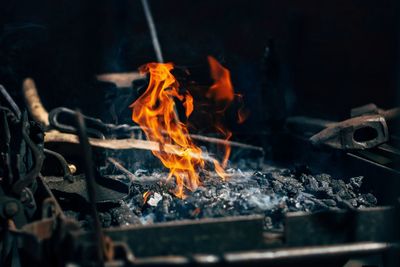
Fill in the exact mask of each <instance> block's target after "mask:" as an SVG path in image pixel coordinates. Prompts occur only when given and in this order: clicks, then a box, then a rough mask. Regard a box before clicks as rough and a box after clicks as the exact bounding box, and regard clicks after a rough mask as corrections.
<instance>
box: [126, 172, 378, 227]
mask: <svg viewBox="0 0 400 267" xmlns="http://www.w3.org/2000/svg"><path fill="white" fill-rule="evenodd" d="M227 174H229V178H228V179H227V180H226V181H221V178H219V177H218V176H217V175H216V174H214V175H213V174H212V173H209V172H207V173H206V172H202V173H201V177H202V180H203V181H202V183H203V185H202V186H200V187H198V188H197V189H196V190H195V191H194V192H190V193H189V194H188V195H187V196H186V198H184V199H180V198H177V197H175V196H174V195H173V194H172V193H171V188H172V187H173V185H171V184H168V183H166V182H165V180H164V181H163V180H162V177H166V176H167V174H166V173H162V172H153V173H149V172H148V171H145V170H138V171H136V173H135V175H136V176H137V177H138V178H140V179H141V180H142V181H144V182H143V183H142V182H140V183H133V184H132V185H131V195H130V198H129V199H128V201H127V204H128V206H129V207H130V209H131V210H132V211H133V213H134V214H135V216H136V218H135V219H134V220H131V223H133V224H152V223H157V222H166V221H175V220H187V219H191V220H193V219H200V218H217V217H225V216H240V215H254V214H260V215H264V216H265V223H264V227H265V229H266V230H270V231H274V230H277V231H280V230H283V223H284V215H285V213H287V212H294V211H306V212H318V211H327V210H337V209H347V210H349V209H355V208H363V207H373V206H376V204H377V199H376V197H375V196H374V195H373V194H371V193H367V192H363V191H364V190H363V188H362V181H363V177H361V176H360V177H351V178H349V179H348V182H345V181H344V180H342V179H336V178H333V177H332V176H330V175H328V174H317V175H312V174H311V173H310V171H309V170H308V169H307V168H304V167H301V168H296V169H295V170H289V169H278V168H272V167H269V168H268V169H267V170H265V171H256V172H254V171H241V170H240V169H233V168H231V169H228V170H227ZM146 181H147V182H146Z"/></svg>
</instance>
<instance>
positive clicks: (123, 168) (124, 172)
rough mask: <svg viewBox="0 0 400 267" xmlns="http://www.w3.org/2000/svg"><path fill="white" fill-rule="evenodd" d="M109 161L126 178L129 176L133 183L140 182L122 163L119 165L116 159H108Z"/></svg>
mask: <svg viewBox="0 0 400 267" xmlns="http://www.w3.org/2000/svg"><path fill="white" fill-rule="evenodd" d="M107 160H108V161H109V162H111V163H112V164H113V165H114V167H115V168H117V169H118V170H120V171H121V172H122V173H123V174H125V175H126V176H128V178H129V179H130V180H131V181H132V182H133V181H138V180H139V179H137V178H136V176H135V175H134V174H133V173H131V172H130V171H128V170H127V169H126V168H125V167H124V166H122V164H121V163H119V162H118V161H117V160H116V159H114V158H111V157H108V158H107Z"/></svg>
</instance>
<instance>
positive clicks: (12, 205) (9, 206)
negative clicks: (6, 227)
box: [4, 201, 19, 218]
mask: <svg viewBox="0 0 400 267" xmlns="http://www.w3.org/2000/svg"><path fill="white" fill-rule="evenodd" d="M18 210H19V207H18V204H17V202H15V201H9V202H7V203H6V204H4V215H6V216H7V217H9V218H11V217H14V216H15V215H16V214H17V213H18Z"/></svg>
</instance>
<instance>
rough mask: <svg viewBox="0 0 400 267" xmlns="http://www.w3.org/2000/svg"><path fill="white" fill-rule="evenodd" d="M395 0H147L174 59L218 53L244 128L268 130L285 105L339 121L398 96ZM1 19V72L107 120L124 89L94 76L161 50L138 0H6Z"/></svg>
mask: <svg viewBox="0 0 400 267" xmlns="http://www.w3.org/2000/svg"><path fill="white" fill-rule="evenodd" d="M396 2H398V1H396V0H380V1H376V0H335V1H320V0H303V1H294V0H292V1H290V0H281V1H272V0H262V1H261V0H260V1H238V0H236V1H235V0H229V1H228V0H223V1H222V0H220V1H216V0H191V1H187V0H186V1H185V0H169V1H166V0H150V5H151V8H152V11H153V16H154V20H155V22H156V27H157V30H158V33H159V37H160V43H161V46H162V50H163V53H164V58H165V60H166V61H173V62H175V63H176V64H178V65H183V66H203V65H205V62H206V61H205V60H206V56H207V55H213V56H215V57H216V58H218V59H219V60H220V61H221V62H222V63H223V64H224V65H225V66H227V67H228V68H229V69H230V70H231V73H232V80H233V84H234V86H235V90H236V91H238V92H240V93H242V94H243V95H244V96H245V101H246V103H247V106H248V107H249V109H250V112H251V114H250V117H249V120H248V121H247V122H246V123H245V124H244V125H242V126H239V127H238V128H237V130H247V129H257V130H258V129H265V128H267V127H266V123H267V122H266V120H268V119H271V118H275V119H277V120H279V119H282V118H283V117H285V116H288V115H308V116H314V117H321V118H328V119H332V120H339V119H344V118H346V117H348V116H349V111H350V109H351V108H352V107H356V106H359V105H363V104H367V103H370V102H374V103H376V104H377V105H378V106H380V107H383V108H390V107H393V106H395V105H396V103H397V101H396V100H397V97H398V94H397V91H398V90H397V88H398V74H397V73H398V71H399V69H398V68H399V67H398V62H399V53H398V52H399V49H398V47H399V45H398V44H399V42H398V38H399V33H398V32H399V25H400V23H399V20H398V4H397V3H396ZM0 25H1V27H0V82H1V83H2V84H4V85H5V86H6V88H7V89H8V90H9V91H12V94H13V96H14V97H15V98H16V99H17V100H18V101H19V103H20V104H22V100H21V97H20V92H21V89H20V88H21V81H22V79H23V78H25V77H27V76H31V77H33V78H34V79H35V81H36V83H37V85H38V88H39V91H40V95H41V97H42V100H43V102H44V104H45V106H46V107H47V109H49V110H50V109H52V108H54V107H57V106H67V107H71V108H75V107H79V108H81V109H82V110H83V111H84V112H85V113H88V114H91V115H96V116H100V117H103V118H107V116H106V113H107V112H108V111H107V110H108V107H107V101H106V98H107V95H108V91H109V90H114V89H115V88H114V89H113V88H112V87H111V89H110V85H108V84H102V83H100V82H97V81H96V80H95V78H94V75H95V74H99V73H105V72H120V71H134V70H136V69H137V67H138V66H140V65H142V64H144V63H146V62H149V61H154V60H155V56H154V51H153V48H152V44H151V40H150V34H149V30H148V27H147V24H146V21H145V18H144V13H143V8H142V6H141V3H140V1H139V0H129V1H127V0H118V1H115V0H97V1H81V0H64V1H55V0H40V1H30V0H19V1H3V2H1V4H0ZM268 40H273V42H274V45H275V46H274V47H275V52H276V53H275V54H274V57H275V61H274V62H275V63H274V64H275V65H274V66H275V70H274V71H273V73H272V74H271V73H269V74H268V75H266V73H265V67H264V64H263V54H264V50H265V47H266V45H267V44H268ZM271 76H272V78H271ZM266 77H267V81H266ZM268 79H270V80H272V83H271V81H268Z"/></svg>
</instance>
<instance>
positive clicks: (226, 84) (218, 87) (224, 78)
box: [207, 56, 234, 111]
mask: <svg viewBox="0 0 400 267" xmlns="http://www.w3.org/2000/svg"><path fill="white" fill-rule="evenodd" d="M207 59H208V64H209V65H210V72H211V78H212V79H213V80H214V84H213V85H211V87H210V89H209V90H208V92H207V97H208V98H212V99H214V100H216V101H221V102H225V104H226V105H225V108H226V107H227V105H228V104H229V103H230V102H232V100H233V98H234V93H233V86H232V82H231V74H230V72H229V70H227V69H226V68H224V67H223V66H222V65H221V64H220V63H219V62H218V61H217V60H216V59H215V58H213V57H211V56H208V58H207ZM222 111H223V110H222Z"/></svg>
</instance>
